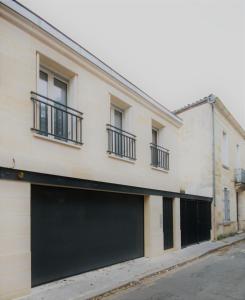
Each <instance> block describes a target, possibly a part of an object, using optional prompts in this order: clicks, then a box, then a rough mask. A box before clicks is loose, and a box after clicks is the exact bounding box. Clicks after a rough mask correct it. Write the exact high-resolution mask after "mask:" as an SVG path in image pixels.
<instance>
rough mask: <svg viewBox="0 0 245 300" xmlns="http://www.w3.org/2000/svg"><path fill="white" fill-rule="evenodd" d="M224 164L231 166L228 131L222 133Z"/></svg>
mask: <svg viewBox="0 0 245 300" xmlns="http://www.w3.org/2000/svg"><path fill="white" fill-rule="evenodd" d="M222 164H223V166H224V167H228V166H229V141H228V135H227V133H226V131H223V133H222Z"/></svg>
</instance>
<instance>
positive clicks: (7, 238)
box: [0, 1, 182, 299]
mask: <svg viewBox="0 0 245 300" xmlns="http://www.w3.org/2000/svg"><path fill="white" fill-rule="evenodd" d="M35 20H36V21H37V24H35V22H34V21H35ZM45 26H46V27H47V28H46V27H45ZM60 35H61V36H60ZM0 37H1V43H0V66H1V67H0V89H1V94H0V123H1V126H0V167H1V178H2V179H3V180H0V208H1V209H0V299H13V298H15V297H17V296H21V295H25V294H28V293H30V290H31V286H32V283H31V282H32V280H31V277H32V272H33V269H32V262H31V256H32V255H33V254H32V253H31V220H32V219H31V215H32V214H31V211H30V207H31V202H32V192H31V190H32V187H33V186H34V185H35V184H44V185H45V184H46V185H55V184H54V183H53V182H52V183H51V182H49V181H46V183H40V178H38V176H42V178H44V176H49V175H52V176H55V177H52V178H54V180H56V182H57V184H59V186H68V187H71V188H72V186H70V185H69V184H68V183H67V182H68V181H72V182H75V181H76V180H79V179H82V180H87V181H93V184H94V185H96V186H98V187H97V189H98V190H101V189H102V190H107V187H104V184H110V185H108V186H109V187H108V189H109V188H111V189H114V191H117V189H118V191H119V190H123V191H124V192H127V190H126V187H128V188H127V189H128V190H129V189H131V188H135V189H138V190H140V192H139V193H140V194H141V195H142V196H143V197H144V255H146V256H156V255H161V254H163V252H164V242H163V225H162V218H163V216H162V211H163V208H162V207H163V204H162V201H163V195H162V192H161V191H165V193H167V195H168V193H172V194H171V195H172V198H173V202H174V203H173V210H174V215H175V217H174V220H173V226H174V229H173V230H174V244H173V247H174V248H175V249H178V248H180V230H179V224H180V221H179V218H180V216H179V198H178V197H179V177H178V174H179V160H178V159H179V147H178V134H179V128H180V126H181V125H182V121H181V119H180V118H178V117H176V116H175V115H174V114H172V113H171V112H170V111H168V110H167V109H166V108H164V107H163V106H161V105H160V104H158V103H157V102H155V101H154V100H153V99H151V98H150V97H149V96H147V95H146V94H144V93H143V92H142V91H141V90H139V89H137V88H136V87H135V86H133V85H132V84H131V83H130V82H128V81H127V80H125V79H124V78H123V77H121V76H120V75H119V74H117V73H116V72H115V71H113V70H111V69H110V68H109V67H108V66H106V65H103V63H102V66H101V65H100V64H101V62H100V61H99V60H98V59H97V58H95V57H90V59H88V57H85V56H86V55H90V54H88V53H86V51H85V50H84V49H82V50H81V49H80V48H79V47H80V46H77V45H76V44H75V45H74V43H72V42H71V41H70V40H68V41H67V40H66V38H65V37H64V36H62V34H60V33H59V32H58V31H57V30H56V29H54V28H53V27H50V26H49V25H48V24H47V23H45V21H43V20H41V19H40V18H39V17H37V16H35V15H34V14H32V13H31V12H29V11H28V10H27V9H25V8H24V7H22V6H21V5H19V4H18V3H14V2H12V1H2V4H1V6H0ZM62 39H65V40H62ZM66 42H67V43H68V44H69V43H71V45H68V44H67V43H66ZM75 46H77V48H78V49H77V51H75V50H74V49H75V48H74V47H75ZM80 50H81V51H84V52H85V54H84V55H81V53H79V51H80ZM103 68H104V69H103ZM43 69H44V70H47V72H53V73H52V74H58V76H60V77H59V78H65V79H66V82H68V90H67V95H68V103H67V106H69V107H71V108H72V109H75V110H77V111H79V112H82V113H83V120H82V144H78V143H75V144H74V143H72V142H70V141H67V140H65V139H60V138H59V139H57V138H54V137H53V136H50V135H48V134H45V135H44V134H40V133H39V132H37V131H33V130H31V128H33V127H35V122H39V121H37V120H36V121H35V120H34V121H33V118H34V113H36V114H39V113H41V112H40V111H39V112H38V113H37V112H36V111H35V108H34V107H35V102H34V101H33V99H31V92H39V90H38V84H39V74H40V71H41V70H43ZM32 97H34V96H33V94H32ZM35 99H40V98H39V97H37V96H36V98H35ZM43 105H45V104H43ZM112 105H115V106H116V107H119V108H121V109H122V110H124V112H125V116H124V125H125V126H124V128H123V129H124V130H125V131H127V132H129V133H132V134H134V135H135V136H136V142H135V143H136V160H132V159H128V158H123V157H118V156H117V155H113V154H111V153H108V151H107V150H108V130H107V126H106V124H110V123H111V106H112ZM53 109H55V107H54V108H53ZM39 118H41V117H40V115H39ZM153 127H154V128H157V129H158V130H159V137H158V138H159V145H161V146H164V147H165V148H167V149H169V168H168V167H166V168H158V167H155V166H154V167H153V166H152V165H151V148H150V143H151V142H152V128H153ZM12 172H14V173H12ZM34 173H35V174H36V175H35V176H36V177H35V179H34V177H33V176H34V175H33V174H34ZM3 174H4V175H3ZM39 174H42V175H39ZM28 178H29V179H28ZM47 178H49V177H47ZM60 178H61V179H60ZM64 178H68V179H64ZM71 178H72V179H71ZM60 180H63V181H62V182H65V183H62V184H61V183H60ZM87 181H86V182H85V181H83V184H84V185H85V184H86V183H87ZM76 182H78V181H76ZM79 184H80V183H79ZM89 184H90V187H91V185H92V183H89ZM113 184H114V185H115V184H116V185H117V186H116V187H115V186H114V185H113ZM120 186H123V187H122V188H120ZM125 186H126V187H125ZM73 187H75V186H74V185H73ZM94 189H95V188H94ZM144 189H146V190H147V192H145V193H144V192H143V191H144ZM150 190H154V192H153V195H151V192H150ZM158 191H159V195H157V193H158ZM135 193H136V192H135ZM174 195H175V196H174Z"/></svg>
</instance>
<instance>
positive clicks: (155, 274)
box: [87, 237, 245, 300]
mask: <svg viewBox="0 0 245 300" xmlns="http://www.w3.org/2000/svg"><path fill="white" fill-rule="evenodd" d="M244 240H245V237H243V238H242V239H240V240H237V241H234V242H230V243H227V244H225V245H222V246H219V247H218V248H215V249H212V250H209V251H207V252H205V253H203V254H201V255H198V256H196V257H193V258H190V259H187V260H186V261H183V262H181V263H178V264H176V265H173V266H171V267H169V268H166V269H163V270H160V271H157V272H153V273H151V274H148V275H146V276H143V277H141V278H139V279H137V280H133V281H130V282H128V283H125V284H122V285H119V286H118V287H116V288H113V289H111V290H108V291H106V292H103V293H101V294H98V295H97V296H93V297H90V298H87V300H101V299H103V298H104V297H108V296H111V295H113V294H116V293H117V292H119V291H122V290H126V289H128V288H131V287H134V286H137V285H140V284H141V283H143V282H144V281H145V280H147V279H150V278H154V277H158V276H160V275H163V274H165V273H168V272H170V271H173V270H175V269H178V268H180V267H183V266H185V265H188V264H191V263H192V262H194V261H197V260H199V259H201V258H203V257H206V256H208V255H210V254H213V253H215V252H217V251H219V250H222V249H226V248H229V247H230V246H231V245H235V244H238V243H240V242H242V241H244Z"/></svg>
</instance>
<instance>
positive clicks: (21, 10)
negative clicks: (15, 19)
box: [0, 0, 182, 125]
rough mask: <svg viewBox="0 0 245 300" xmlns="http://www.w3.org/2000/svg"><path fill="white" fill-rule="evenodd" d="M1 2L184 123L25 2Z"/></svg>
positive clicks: (178, 121) (176, 120) (180, 123)
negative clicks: (29, 7) (32, 9)
mask: <svg viewBox="0 0 245 300" xmlns="http://www.w3.org/2000/svg"><path fill="white" fill-rule="evenodd" d="M0 2H1V4H2V5H4V6H6V7H7V8H9V9H11V10H12V11H14V12H15V13H17V14H19V15H20V16H22V17H24V18H25V19H27V20H28V21H30V22H32V23H33V24H35V25H36V26H37V27H38V28H40V29H42V30H43V31H44V32H46V33H48V34H49V35H51V36H52V37H54V38H55V39H57V40H58V41H60V42H61V43H63V44H64V45H66V46H67V47H69V48H70V49H72V50H73V51H75V52H76V53H77V54H79V55H81V56H82V57H83V58H85V59H86V60H87V61H89V62H90V63H91V64H93V65H95V66H96V67H97V68H99V69H100V70H102V71H103V72H105V73H106V74H107V75H109V76H110V77H112V78H113V79H115V80H116V81H118V82H120V83H121V84H123V85H124V86H126V87H127V88H128V89H130V90H131V91H132V92H134V93H136V94H137V95H138V96H140V97H142V98H143V99H144V100H146V101H147V102H149V103H150V104H151V105H153V106H154V107H155V108H157V109H158V110H160V111H161V112H163V113H165V114H166V115H167V116H168V117H169V118H171V119H172V120H174V121H175V122H177V123H178V124H179V125H182V120H181V119H180V118H179V117H178V116H176V115H175V114H173V113H172V112H171V111H170V110H168V109H167V108H166V107H165V106H163V105H162V104H161V103H159V102H158V101H156V100H155V99H153V98H152V97H151V96H149V95H148V94H147V93H145V92H144V91H142V90H141V89H140V88H138V87H137V86H136V85H134V84H133V83H132V82H130V81H129V80H127V79H126V78H125V77H123V76H122V75H120V74H119V73H118V72H117V71H115V70H114V69H112V68H111V67H110V66H108V65H107V64H106V63H104V62H103V61H102V60H100V59H99V58H97V57H96V56H95V55H94V54H92V53H91V52H89V51H88V50H86V49H85V48H83V47H82V46H81V45H80V44H78V43H77V42H75V41H74V40H72V39H71V38H70V37H68V36H67V35H66V34H64V33H63V32H62V31H60V30H59V29H57V28H56V27H55V26H53V25H52V24H50V23H49V22H47V21H45V20H44V19H43V18H42V17H40V16H39V15H37V14H36V13H34V12H33V11H31V10H30V9H28V8H27V7H25V6H24V5H23V4H21V3H19V2H18V1H15V0H0Z"/></svg>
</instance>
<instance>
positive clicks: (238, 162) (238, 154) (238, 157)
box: [236, 144, 241, 169]
mask: <svg viewBox="0 0 245 300" xmlns="http://www.w3.org/2000/svg"><path fill="white" fill-rule="evenodd" d="M236 168H237V169H240V168H241V146H240V145H239V144H237V145H236Z"/></svg>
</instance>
